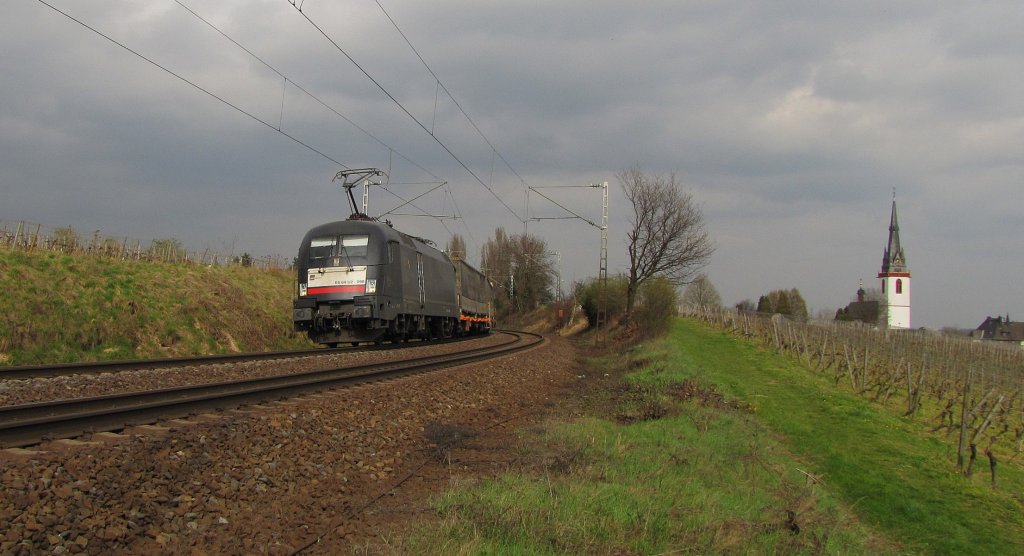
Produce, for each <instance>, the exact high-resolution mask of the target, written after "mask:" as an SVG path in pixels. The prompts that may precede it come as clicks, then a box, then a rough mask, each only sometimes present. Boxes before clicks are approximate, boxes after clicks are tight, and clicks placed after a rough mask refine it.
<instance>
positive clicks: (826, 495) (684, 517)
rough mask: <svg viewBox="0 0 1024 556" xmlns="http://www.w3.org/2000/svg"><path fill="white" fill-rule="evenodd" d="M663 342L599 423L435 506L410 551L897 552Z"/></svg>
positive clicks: (607, 400)
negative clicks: (699, 380) (703, 385)
mask: <svg viewBox="0 0 1024 556" xmlns="http://www.w3.org/2000/svg"><path fill="white" fill-rule="evenodd" d="M660 345H661V347H660V350H661V352H662V353H653V354H652V353H650V352H648V353H643V352H638V353H642V354H643V357H644V358H645V359H646V358H649V357H650V356H652V355H653V357H652V358H650V359H649V361H648V363H647V364H646V366H644V367H643V368H641V369H639V370H638V372H636V373H634V374H632V375H629V376H628V377H627V378H626V380H625V381H624V383H621V382H620V383H619V386H616V387H613V388H611V389H608V390H606V391H601V392H598V393H597V394H596V396H595V397H594V399H593V400H592V401H591V403H590V404H589V408H588V411H587V413H589V414H590V415H588V416H585V417H582V418H579V419H577V420H575V421H573V422H570V423H558V424H554V425H552V426H550V427H548V428H547V429H546V432H545V433H544V434H543V436H542V437H540V438H532V439H528V440H526V441H525V444H524V447H523V448H522V449H521V450H522V453H521V456H522V459H523V460H524V461H527V462H532V463H531V465H527V466H526V467H525V468H524V469H521V470H519V471H516V472H512V473H509V474H506V475H503V476H500V477H498V478H496V479H494V480H489V481H484V482H481V483H478V484H475V485H472V486H469V487H467V488H460V489H455V490H453V491H451V492H449V493H447V494H446V495H445V496H444V497H443V498H442V499H441V501H440V502H439V505H438V510H439V512H440V514H441V516H442V517H443V519H442V523H441V526H440V527H437V526H432V527H431V528H429V529H426V528H424V529H421V530H420V531H419V532H418V533H417V534H416V535H414V536H413V537H412V538H411V539H410V540H409V541H408V544H407V547H406V548H408V549H409V550H410V551H416V552H418V551H420V550H427V551H429V552H433V553H463V554H657V553H663V552H670V551H680V552H692V553H699V554H706V553H729V554H732V553H737V554H738V553H743V554H765V553H784V554H800V553H813V554H817V553H827V554H847V553H860V554H868V553H870V554H877V553H898V552H900V551H901V549H902V546H901V545H900V544H897V543H894V542H893V541H892V540H891V539H889V538H887V537H886V536H884V535H879V534H877V533H876V532H875V531H874V530H872V528H871V527H869V526H866V525H864V524H863V523H861V522H860V521H859V520H858V518H857V517H856V516H855V514H854V512H853V511H851V510H850V507H849V506H850V505H849V504H846V503H844V502H843V500H842V499H841V498H839V497H837V496H836V495H835V494H834V493H832V492H831V489H830V488H827V487H822V486H821V485H820V484H818V483H815V482H813V481H811V480H809V479H808V477H807V475H805V474H804V471H807V470H808V469H810V466H809V464H808V462H807V461H805V460H803V459H801V458H799V457H797V456H795V455H794V454H793V453H792V452H791V451H790V450H789V448H788V447H787V446H786V445H785V444H784V443H783V442H780V440H779V439H778V437H777V435H776V434H775V433H774V432H773V431H772V430H770V429H769V428H767V427H765V426H764V425H763V424H762V423H761V422H760V420H759V419H758V417H757V416H756V415H755V414H754V413H752V412H751V411H750V410H749V408H747V407H745V406H744V405H742V404H737V403H733V402H730V401H729V400H725V399H722V398H721V396H717V395H715V393H714V392H710V391H707V390H702V389H695V388H694V382H693V381H692V380H691V381H689V382H686V379H687V375H688V373H687V372H686V371H683V370H680V369H676V368H675V366H676V363H675V362H674V361H673V358H674V356H673V355H671V346H667V344H666V343H661V344H660ZM666 357H667V358H666ZM624 363H625V361H624V360H623V358H622V357H621V356H614V357H608V358H605V359H592V360H591V365H592V368H590V369H588V372H587V374H588V375H590V376H602V375H603V374H604V372H606V371H610V372H611V373H614V372H615V368H616V367H622V366H623V364H624ZM684 383H685V384H684ZM790 512H792V514H790ZM791 515H792V516H793V517H794V518H795V519H793V520H790V516H791ZM794 523H795V525H796V527H794V526H793V524H794ZM797 528H798V529H799V532H796V531H795V530H794V529H797Z"/></svg>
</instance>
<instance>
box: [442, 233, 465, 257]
mask: <svg viewBox="0 0 1024 556" xmlns="http://www.w3.org/2000/svg"><path fill="white" fill-rule="evenodd" d="M445 251H447V252H448V256H450V257H453V258H456V259H462V260H466V253H467V252H466V240H465V239H463V238H462V236H461V235H459V234H452V238H451V239H450V240H448V245H447V247H446V248H445Z"/></svg>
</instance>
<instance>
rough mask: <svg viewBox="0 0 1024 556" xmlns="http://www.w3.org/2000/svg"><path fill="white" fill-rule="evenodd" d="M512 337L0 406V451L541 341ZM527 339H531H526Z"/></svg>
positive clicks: (471, 359) (418, 368)
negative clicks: (356, 361)
mask: <svg viewBox="0 0 1024 556" xmlns="http://www.w3.org/2000/svg"><path fill="white" fill-rule="evenodd" d="M504 333H505V334H508V335H510V336H512V337H513V338H512V339H511V340H509V341H507V342H504V343H502V344H498V345H496V346H487V347H480V348H474V349H470V350H466V351H462V352H458V353H455V354H444V355H433V356H425V357H418V358H415V359H409V360H404V361H392V362H385V363H373V364H370V365H359V366H348V367H339V368H334V369H321V370H312V371H305V372H302V373H295V374H287V375H277V376H268V377H260V378H255V379H243V380H232V381H226V382H218V383H213V384H202V385H192V386H180V387H174V388H164V389H159V390H150V391H145V392H132V393H126V394H111V395H105V396H98V397H93V398H78V399H71V400H57V401H48V402H40V403H32V404H23V405H16V406H6V407H0V448H11V447H20V446H28V445H32V444H38V443H39V442H41V441H43V440H48V439H54V438H71V437H75V436H78V435H81V434H84V433H88V432H103V431H114V430H120V429H123V428H125V427H127V426H133V425H141V424H148V423H153V422H156V421H158V420H161V419H174V418H179V417H184V416H188V415H192V414H195V413H198V412H202V411H210V410H215V409H227V408H231V407H237V406H240V405H247V404H255V403H264V402H267V401H272V400H278V399H283V398H287V397H291V396H296V395H300V394H305V393H309V392H312V391H319V390H324V389H328V388H336V387H340V386H352V385H355V384H362V383H366V382H372V381H378V380H385V379H390V378H396V377H399V376H404V375H408V374H414V373H420V372H424V371H427V370H431V369H437V368H443V367H451V366H455V365H463V364H466V363H472V362H476V361H481V360H484V359H490V358H493V357H498V356H501V355H508V354H511V353H514V352H517V351H521V350H524V349H528V348H530V347H533V346H534V345H536V344H538V343H540V342H541V341H543V338H542V337H541V336H539V335H536V334H530V333H525V332H504ZM526 337H532V338H531V339H530V340H525V339H524V338H526Z"/></svg>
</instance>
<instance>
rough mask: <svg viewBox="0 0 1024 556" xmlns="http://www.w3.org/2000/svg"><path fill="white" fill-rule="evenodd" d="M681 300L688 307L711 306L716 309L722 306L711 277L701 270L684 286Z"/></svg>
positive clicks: (720, 297)
mask: <svg viewBox="0 0 1024 556" xmlns="http://www.w3.org/2000/svg"><path fill="white" fill-rule="evenodd" d="M681 301H682V302H683V305H684V306H685V307H689V308H699V307H711V308H715V309H717V308H719V307H721V306H722V296H720V295H719V294H718V290H716V289H715V286H714V284H712V283H711V279H710V278H708V276H707V274H704V273H703V272H702V273H700V274H698V275H697V277H696V278H694V279H693V281H692V282H690V285H689V286H686V289H685V290H683V298H682V300H681Z"/></svg>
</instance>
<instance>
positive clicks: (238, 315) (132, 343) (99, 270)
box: [0, 250, 310, 365]
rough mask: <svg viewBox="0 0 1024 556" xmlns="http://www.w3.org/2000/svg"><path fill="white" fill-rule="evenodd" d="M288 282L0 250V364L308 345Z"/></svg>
mask: <svg viewBox="0 0 1024 556" xmlns="http://www.w3.org/2000/svg"><path fill="white" fill-rule="evenodd" d="M292 297H293V277H292V276H291V275H290V274H288V273H281V272H269V271H263V270H259V269H255V268H245V267H237V266H233V267H206V266H202V265H181V264H168V263H162V262H139V261H120V260H112V259H107V258H102V257H90V256H85V255H82V256H68V255H62V254H59V253H53V252H34V253H26V252H22V251H11V250H0V312H2V313H3V315H4V318H3V319H0V365H30V364H39V363H51V362H71V361H82V360H107V359H130V358H149V357H166V356H185V355H199V354H210V353H225V352H229V351H233V350H235V349H237V350H240V351H264V350H272V349H289V348H300V347H309V346H310V344H309V342H308V341H307V340H305V339H304V338H302V337H300V336H298V335H297V334H295V333H293V332H292V331H291V301H292Z"/></svg>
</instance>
